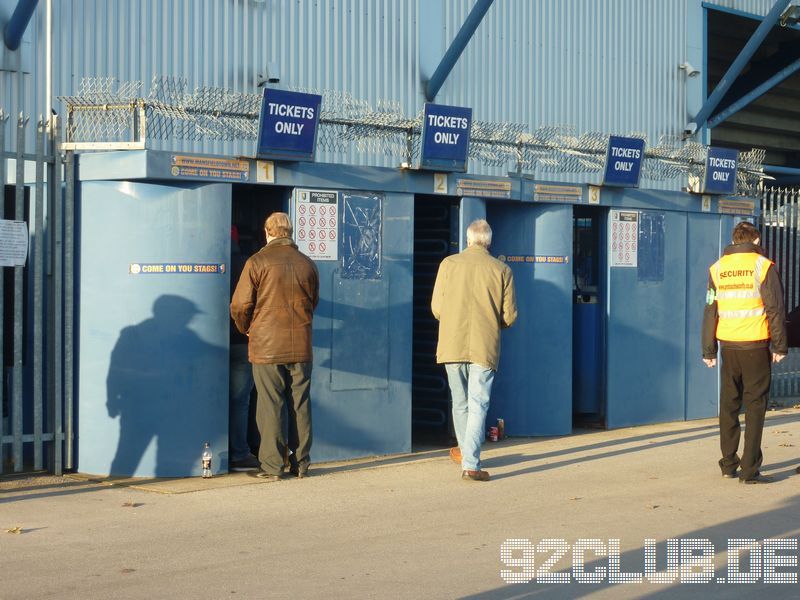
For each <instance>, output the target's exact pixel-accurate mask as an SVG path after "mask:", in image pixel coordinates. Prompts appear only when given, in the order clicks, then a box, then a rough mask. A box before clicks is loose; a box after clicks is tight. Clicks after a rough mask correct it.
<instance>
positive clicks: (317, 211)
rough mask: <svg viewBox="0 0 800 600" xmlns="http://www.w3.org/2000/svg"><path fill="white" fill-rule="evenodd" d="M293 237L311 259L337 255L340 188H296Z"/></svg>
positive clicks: (334, 258)
mask: <svg viewBox="0 0 800 600" xmlns="http://www.w3.org/2000/svg"><path fill="white" fill-rule="evenodd" d="M294 199H295V203H294V241H295V243H296V244H297V248H298V249H299V250H300V252H302V253H303V254H305V255H306V256H308V257H309V258H311V259H313V260H338V259H339V192H331V191H325V190H301V189H298V190H295V193H294Z"/></svg>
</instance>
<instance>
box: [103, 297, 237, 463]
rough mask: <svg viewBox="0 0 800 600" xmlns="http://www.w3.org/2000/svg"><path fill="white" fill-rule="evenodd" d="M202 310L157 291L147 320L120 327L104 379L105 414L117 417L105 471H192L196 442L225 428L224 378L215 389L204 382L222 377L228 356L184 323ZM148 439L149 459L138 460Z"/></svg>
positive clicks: (198, 450) (198, 445) (199, 445)
mask: <svg viewBox="0 0 800 600" xmlns="http://www.w3.org/2000/svg"><path fill="white" fill-rule="evenodd" d="M201 312H202V311H200V309H199V308H198V307H197V306H196V305H195V304H194V302H192V301H191V300H188V299H186V298H183V297H181V296H174V295H162V296H160V297H158V298H157V299H156V301H155V302H154V303H153V316H152V318H150V319H147V320H146V321H143V322H141V323H139V324H137V325H132V326H130V327H126V328H125V329H123V330H122V331H121V332H120V336H119V339H118V340H117V343H116V345H115V346H114V350H113V351H112V353H111V363H110V366H109V370H108V378H107V380H106V387H107V391H108V396H107V401H106V407H107V409H108V414H109V416H110V417H112V418H115V417H117V416H119V417H120V436H119V445H118V447H117V453H116V456H115V457H114V460H113V462H112V464H111V469H110V474H111V475H115V476H132V475H136V474H146V475H155V476H157V477H174V476H186V475H189V474H190V473H191V472H192V471H197V470H198V469H197V467H199V464H200V463H199V460H200V453H201V449H202V443H203V441H206V440H214V439H215V438H216V437H217V436H216V435H215V433H216V432H217V430H218V429H220V427H223V428H225V429H227V381H224V382H222V383H223V385H221V386H220V388H221V393H215V389H213V386H214V385H216V384H211V388H210V387H209V377H211V378H212V379H214V380H216V381H221V380H222V379H225V378H224V377H221V376H219V375H223V372H222V371H223V367H224V366H225V365H226V361H227V356H226V355H225V352H224V350H223V349H222V348H219V347H216V346H213V345H211V344H208V343H206V342H205V341H203V340H202V339H201V338H200V337H199V336H198V335H197V333H195V332H194V331H192V330H191V329H189V327H188V325H189V323H190V322H191V321H192V319H194V317H195V316H196V315H197V314H199V313H201ZM215 374H216V375H217V376H215ZM220 397H221V398H220ZM221 401H223V402H224V406H217V404H221ZM217 413H221V414H222V415H223V417H222V419H220V418H219V416H220V415H218V414H217ZM153 438H156V440H157V444H158V451H157V455H156V464H155V465H151V464H141V465H140V463H141V461H142V457H143V455H144V453H145V450H146V449H147V447H148V446H149V445H150V443H151V442H152V441H153ZM214 462H215V463H216V462H217V460H215V461H214ZM195 463H197V464H195ZM137 470H138V471H139V472H140V473H137Z"/></svg>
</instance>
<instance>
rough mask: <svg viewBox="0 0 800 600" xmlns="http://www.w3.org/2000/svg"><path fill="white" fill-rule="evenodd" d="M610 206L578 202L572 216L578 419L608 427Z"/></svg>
mask: <svg viewBox="0 0 800 600" xmlns="http://www.w3.org/2000/svg"><path fill="white" fill-rule="evenodd" d="M607 212H608V211H606V210H604V209H601V208H598V207H593V206H576V207H575V208H574V211H573V219H572V231H573V235H572V244H573V249H572V257H573V259H572V275H573V288H572V298H573V313H572V422H573V426H575V427H587V426H589V427H605V393H604V392H605V383H604V380H603V366H604V362H603V361H604V358H605V351H604V349H605V343H604V341H603V340H604V327H603V323H604V314H605V311H604V306H605V302H604V298H605V277H604V274H605V272H606V268H605V265H606V259H605V248H606V235H605V231H606V215H607Z"/></svg>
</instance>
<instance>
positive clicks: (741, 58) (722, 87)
mask: <svg viewBox="0 0 800 600" xmlns="http://www.w3.org/2000/svg"><path fill="white" fill-rule="evenodd" d="M791 1H792V0H777V1H776V2H775V4H774V5H773V6H772V8H771V9H770V11H769V13H767V16H766V17H764V20H763V21H761V23H760V24H759V26H758V28H757V29H756V30H755V31H754V32H753V35H752V36H751V37H750V39H749V40H747V43H746V44H745V45H744V48H742V51H741V52H739V55H738V56H737V57H736V58H735V59H734V61H733V63H732V64H731V66H730V67H729V68H728V71H727V72H726V73H725V75H723V76H722V79H720V81H719V83H718V84H717V87H715V88H714V91H713V92H711V95H710V96H709V97H708V98H707V99H706V101H705V103H704V104H703V106H702V108H700V110H699V112H698V113H697V115H695V117H694V119H693V120H692V121H691V122H689V123H687V125H686V127H685V128H684V131H683V132H684V134H685V135H687V136H689V135H694V133H695V132H696V131H697V130H698V129H700V128H701V127H703V125H705V124H706V121H707V120H708V117H710V116H711V113H712V112H714V109H716V108H717V106H718V105H719V103H720V101H721V100H722V98H723V97H724V96H725V94H726V93H727V92H728V90H729V89H730V87H731V85H733V82H734V81H736V78H737V77H738V76H739V74H740V73H741V72H742V70H743V69H744V68H745V67H746V66H747V63H748V62H750V59H751V58H752V57H753V54H755V52H756V50H758V48H759V46H761V42H763V41H764V39H765V38H766V37H767V35H769V32H770V30H771V29H772V26H773V25H775V23H777V22H778V19H780V17H781V15H782V14H783V12H784V11H785V10H786V7H787V6H789V4H790V3H791Z"/></svg>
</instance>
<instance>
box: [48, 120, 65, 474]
mask: <svg viewBox="0 0 800 600" xmlns="http://www.w3.org/2000/svg"><path fill="white" fill-rule="evenodd" d="M52 123H53V127H52V128H51V140H50V144H51V145H50V148H51V151H52V155H53V164H52V167H51V171H50V174H51V176H50V182H51V185H50V194H51V206H52V207H53V209H52V213H50V216H49V219H50V227H51V228H52V230H53V246H52V250H51V253H52V255H53V274H54V280H55V281H54V282H53V313H52V314H53V319H52V320H53V324H52V331H53V354H52V361H51V362H52V364H53V379H52V382H53V400H52V404H51V407H52V408H51V410H52V414H53V428H52V429H53V473H55V474H56V475H61V474H62V472H63V470H64V455H63V448H64V419H63V406H64V385H63V373H64V371H63V364H62V360H63V343H64V330H63V306H64V305H63V302H64V273H63V268H64V264H63V263H64V261H63V254H62V253H63V251H64V247H63V246H64V244H63V241H62V231H61V228H62V225H63V210H64V203H63V195H62V192H61V173H62V167H61V153H60V152H59V149H58V139H59V125H58V119H57V117H53V119H52Z"/></svg>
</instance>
